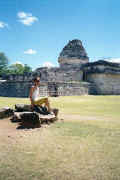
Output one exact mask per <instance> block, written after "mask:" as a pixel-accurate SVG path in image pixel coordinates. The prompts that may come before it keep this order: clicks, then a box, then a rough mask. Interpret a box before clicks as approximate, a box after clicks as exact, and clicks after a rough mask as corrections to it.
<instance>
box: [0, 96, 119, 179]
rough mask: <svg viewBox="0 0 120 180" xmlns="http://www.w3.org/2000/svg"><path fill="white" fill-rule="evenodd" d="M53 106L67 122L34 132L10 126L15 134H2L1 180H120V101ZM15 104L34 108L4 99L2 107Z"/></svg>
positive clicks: (64, 100)
mask: <svg viewBox="0 0 120 180" xmlns="http://www.w3.org/2000/svg"><path fill="white" fill-rule="evenodd" d="M50 102H51V104H52V106H53V107H57V108H59V110H60V114H59V119H64V120H59V121H58V122H57V123H54V124H51V125H50V126H48V127H46V128H45V127H44V128H40V129H35V130H33V131H31V130H27V131H23V130H14V129H15V125H13V124H11V123H10V122H9V126H10V127H11V126H12V130H13V131H14V132H9V127H8V129H7V130H5V129H4V131H2V129H0V180H14V179H15V180H119V179H120V159H119V157H120V110H119V107H120V96H79V97H77V96H76V97H59V98H50ZM15 103H30V102H29V100H28V99H22V98H20V99H19V98H3V97H0V107H3V106H10V107H14V104H15ZM3 121H5V120H1V121H0V123H1V122H2V123H3ZM2 132H3V133H2ZM8 136H10V137H8Z"/></svg>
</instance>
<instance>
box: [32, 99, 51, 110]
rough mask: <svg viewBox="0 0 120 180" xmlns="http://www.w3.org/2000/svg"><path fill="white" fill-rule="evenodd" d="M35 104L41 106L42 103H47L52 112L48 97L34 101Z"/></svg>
mask: <svg viewBox="0 0 120 180" xmlns="http://www.w3.org/2000/svg"><path fill="white" fill-rule="evenodd" d="M34 104H35V105H38V106H41V105H42V104H45V106H46V107H47V109H48V111H49V112H51V108H50V103H49V100H48V98H40V99H38V100H37V101H34Z"/></svg>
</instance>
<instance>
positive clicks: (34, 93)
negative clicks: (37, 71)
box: [29, 77, 51, 112]
mask: <svg viewBox="0 0 120 180" xmlns="http://www.w3.org/2000/svg"><path fill="white" fill-rule="evenodd" d="M33 82H34V85H33V86H32V87H31V89H30V95H29V97H30V101H31V105H32V107H34V105H37V106H41V105H43V104H45V106H46V107H47V109H48V111H49V112H51V108H50V103H49V100H48V98H47V97H44V98H40V92H39V85H40V78H39V77H37V78H34V80H33Z"/></svg>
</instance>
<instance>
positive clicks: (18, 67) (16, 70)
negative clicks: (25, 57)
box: [9, 63, 24, 74]
mask: <svg viewBox="0 0 120 180" xmlns="http://www.w3.org/2000/svg"><path fill="white" fill-rule="evenodd" d="M23 73H24V66H23V65H22V64H18V63H16V64H12V65H11V66H9V74H23Z"/></svg>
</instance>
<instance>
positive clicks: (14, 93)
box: [0, 81, 90, 97]
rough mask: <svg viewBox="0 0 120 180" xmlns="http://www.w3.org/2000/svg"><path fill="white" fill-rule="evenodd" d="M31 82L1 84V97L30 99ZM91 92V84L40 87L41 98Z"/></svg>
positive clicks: (51, 84)
mask: <svg viewBox="0 0 120 180" xmlns="http://www.w3.org/2000/svg"><path fill="white" fill-rule="evenodd" d="M31 86H32V83H31V82H25V81H24V82H23V81H22V82H21V81H16V82H12V81H6V82H0V96H4V97H28V96H29V90H30V87H31ZM89 92H90V83H84V82H80V83H78V82H74V83H72V82H71V83H65V82H58V83H52V82H49V83H46V84H45V85H41V86H40V96H77V95H85V94H89Z"/></svg>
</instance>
